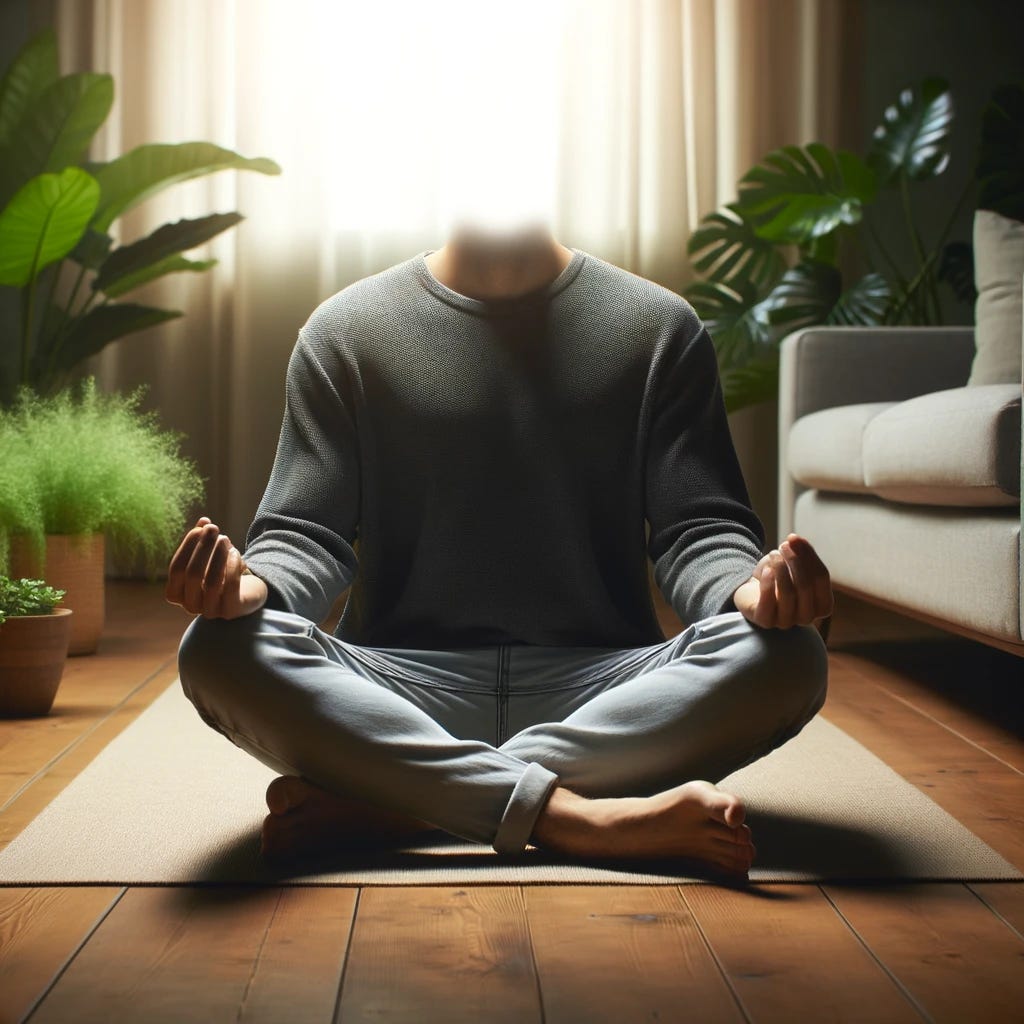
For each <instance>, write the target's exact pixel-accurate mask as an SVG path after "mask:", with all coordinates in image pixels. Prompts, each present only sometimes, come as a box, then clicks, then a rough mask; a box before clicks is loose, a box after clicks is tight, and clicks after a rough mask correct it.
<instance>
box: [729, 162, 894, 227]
mask: <svg viewBox="0 0 1024 1024" xmlns="http://www.w3.org/2000/svg"><path fill="white" fill-rule="evenodd" d="M874 195H875V177H874V174H873V173H872V172H871V170H870V168H868V167H867V166H866V165H865V164H864V162H863V161H862V160H861V159H860V157H858V156H856V154H854V153H850V152H847V151H846V150H840V151H839V152H838V153H834V152H833V151H832V150H831V149H829V148H828V147H827V146H823V145H822V144H821V143H818V142H812V143H810V144H808V145H807V146H805V147H803V148H801V147H799V146H783V147H782V149H776V150H774V151H773V152H771V153H769V154H768V156H766V157H765V158H764V162H763V163H761V164H759V165H758V166H756V167H753V168H752V169H751V170H749V171H748V172H747V173H746V174H745V175H744V176H743V177H742V178H741V179H740V193H739V198H738V199H737V200H736V203H735V204H734V208H735V209H736V211H737V212H738V213H739V214H740V216H742V217H745V218H747V219H749V220H750V221H751V222H752V223H753V224H754V230H755V231H756V232H757V234H758V235H759V236H760V237H761V238H765V239H768V240H769V241H772V242H795V243H797V244H803V243H806V242H809V241H810V240H811V239H814V238H818V237H820V236H822V235H827V234H828V233H829V232H831V231H834V230H835V229H836V228H837V227H838V226H839V225H840V224H856V223H858V222H859V221H860V219H861V216H862V211H863V208H864V204H865V203H868V202H870V201H871V200H872V199H873V198H874Z"/></svg>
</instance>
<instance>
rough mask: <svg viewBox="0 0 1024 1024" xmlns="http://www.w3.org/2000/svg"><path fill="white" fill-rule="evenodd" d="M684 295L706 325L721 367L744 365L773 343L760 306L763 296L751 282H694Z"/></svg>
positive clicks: (743, 279) (736, 280)
mask: <svg viewBox="0 0 1024 1024" xmlns="http://www.w3.org/2000/svg"><path fill="white" fill-rule="evenodd" d="M684 295H685V297H686V299H687V300H688V301H689V302H690V304H691V305H692V306H693V308H694V310H695V311H696V313H697V315H698V316H699V317H700V318H701V320H703V321H704V326H705V327H707V329H708V333H709V334H710V335H711V340H712V342H713V343H714V346H715V353H716V354H717V356H718V364H719V366H720V367H723V368H724V367H729V366H734V365H738V364H741V363H743V362H745V361H746V360H747V359H749V358H750V355H751V353H753V352H755V351H756V350H757V349H758V348H760V347H762V346H764V345H766V344H768V343H769V342H770V340H771V330H770V327H769V324H768V319H767V316H766V314H765V310H764V308H763V307H762V306H761V305H760V303H759V300H760V297H761V292H760V291H759V290H758V288H757V286H756V285H755V284H754V283H753V282H752V281H748V280H746V279H745V278H735V279H734V280H732V281H730V282H728V283H727V284H723V283H722V282H719V281H695V282H694V283H693V284H691V285H690V286H689V287H688V288H687V289H686V291H685V293H684Z"/></svg>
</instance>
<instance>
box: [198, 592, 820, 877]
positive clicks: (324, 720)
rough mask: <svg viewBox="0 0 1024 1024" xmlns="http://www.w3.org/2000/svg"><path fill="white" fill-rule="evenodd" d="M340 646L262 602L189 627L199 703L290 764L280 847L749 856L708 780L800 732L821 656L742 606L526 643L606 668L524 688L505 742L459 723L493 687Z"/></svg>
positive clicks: (260, 749) (810, 641)
mask: <svg viewBox="0 0 1024 1024" xmlns="http://www.w3.org/2000/svg"><path fill="white" fill-rule="evenodd" d="M346 650H350V648H346V646H345V645H343V644H342V642H341V641H338V640H336V639H334V638H331V637H329V636H328V635H327V634H324V633H322V632H321V631H320V630H318V629H316V628H315V627H313V626H312V624H311V623H309V622H308V621H307V620H304V619H302V618H301V617H299V616H294V615H290V614H289V613H284V612H277V611H271V610H267V609H262V610H261V611H260V612H258V613H256V614H255V615H253V616H246V617H243V618H242V619H236V620H207V619H202V618H197V619H196V620H194V621H193V623H191V624H190V626H189V628H188V630H186V633H185V636H184V637H183V638H182V643H181V645H180V648H179V668H180V671H181V678H182V684H183V687H184V689H185V692H186V693H187V694H188V696H189V697H190V699H191V700H192V701H193V703H194V704H195V705H196V707H197V709H198V711H199V713H200V715H201V716H202V717H203V718H204V720H205V721H207V722H208V724H210V725H211V726H213V728H215V729H217V730H218V731H220V732H222V733H224V734H225V735H227V736H228V737H229V738H230V739H231V740H232V741H233V742H235V743H236V744H237V745H239V746H240V747H242V748H243V749H246V750H248V751H249V752H250V753H252V754H254V755H255V756H256V757H258V758H259V759H260V760H262V761H263V762H264V763H266V764H269V765H271V766H272V767H274V768H275V769H277V770H278V771H279V772H280V773H281V775H282V778H280V779H277V780H275V782H274V783H272V784H271V786H270V788H269V790H268V793H267V801H268V806H269V808H270V811H271V814H270V815H269V816H268V820H267V822H266V823H265V826H264V847H265V850H266V851H267V853H268V854H274V853H280V854H288V853H293V852H296V851H300V850H303V849H305V848H308V846H309V845H310V844H313V845H323V844H334V843H339V842H342V841H344V840H348V839H352V838H354V837H359V839H360V840H361V841H366V840H368V839H385V840H387V839H393V838H394V837H396V836H405V835H408V834H409V833H410V832H415V831H420V830H423V829H429V828H441V829H445V830H446V831H449V832H451V833H452V834H454V835H458V836H461V837H463V838H468V839H473V840H476V841H483V842H490V843H492V845H493V846H494V848H495V849H497V850H499V851H500V852H515V851H517V850H521V849H522V848H523V847H524V846H525V845H526V843H527V842H531V843H534V844H535V845H538V846H542V847H546V848H549V849H552V850H556V851H559V852H562V853H566V854H569V855H572V856H580V857H591V856H597V857H601V856H664V855H677V856H681V857H687V858H694V859H696V860H699V861H701V862H703V863H705V864H710V865H712V866H713V867H715V868H718V869H720V870H725V871H731V872H739V873H742V872H745V871H746V870H747V868H748V867H749V865H750V860H751V858H752V857H753V853H754V850H753V845H752V843H751V837H750V831H749V829H748V828H747V827H746V826H745V824H744V823H743V814H744V809H743V805H742V803H741V802H740V801H739V800H738V799H737V798H736V797H734V796H731V795H729V794H726V793H724V792H722V791H721V790H719V789H717V788H716V787H714V786H713V785H712V784H711V782H710V781H708V780H717V779H720V778H723V777H724V776H725V775H727V774H729V773H730V772H731V771H734V770H736V769H737V768H739V767H741V766H743V765H744V764H747V763H749V762H751V761H753V760H756V759H757V758H758V757H761V756H763V754H765V753H767V752H768V751H769V750H771V749H773V748H774V747H776V746H778V745H779V744H780V743H782V742H785V740H786V739H788V738H790V737H791V736H792V735H795V733H796V732H798V731H799V729H800V728H802V727H803V725H804V724H805V723H806V722H807V721H808V720H809V719H810V718H811V717H813V715H814V714H815V713H816V711H817V710H818V708H820V706H821V703H822V702H823V700H824V692H825V685H826V675H827V659H826V655H825V651H824V645H823V644H822V641H821V639H820V637H819V636H818V634H817V632H816V631H815V630H813V629H812V628H811V627H795V628H794V629H791V630H762V629H758V628H756V627H753V626H751V625H750V624H749V623H748V622H747V621H746V620H745V619H744V618H743V617H742V616H740V615H739V614H738V613H735V614H726V615H720V616H715V617H713V618H711V619H707V620H704V621H703V622H701V623H698V624H695V625H694V626H691V627H690V628H689V629H687V630H686V631H684V633H683V634H680V636H679V637H677V638H675V639H674V640H673V641H667V642H666V643H664V644H660V645H655V646H654V647H652V648H646V649H640V650H634V651H623V652H596V653H595V654H594V655H593V656H591V655H589V654H588V652H587V651H585V650H582V649H571V650H568V651H567V650H566V649H555V650H552V651H550V652H549V651H545V650H543V649H536V648H534V649H531V650H530V651H527V652H524V655H523V657H524V659H529V658H531V657H532V658H539V659H541V660H543V659H546V658H549V657H554V658H559V657H562V656H563V655H564V657H565V658H566V659H567V661H569V662H573V664H574V665H575V666H576V667H577V668H578V667H579V664H580V659H582V660H583V661H584V662H586V660H587V658H588V657H590V658H591V660H592V661H593V666H590V665H589V664H587V665H584V669H588V668H590V667H592V668H593V669H594V671H592V672H590V673H589V675H590V677H591V678H589V679H588V680H587V681H586V682H585V683H584V684H581V685H578V686H572V687H562V688H560V689H556V690H552V691H550V692H544V693H536V694H532V695H531V694H530V693H523V694H519V693H517V692H516V691H515V690H513V698H512V700H513V702H515V701H519V702H520V704H521V705H522V707H521V709H520V713H519V716H518V717H519V722H518V723H517V724H519V725H521V726H522V727H521V728H520V729H519V731H517V732H516V733H515V734H514V735H512V736H511V737H510V738H509V739H508V740H507V741H506V742H505V743H503V744H501V745H500V746H494V745H492V744H491V743H488V742H486V741H485V740H484V739H483V738H482V735H483V729H482V728H476V727H475V726H474V725H472V724H466V723H470V722H472V720H473V715H474V707H475V706H476V705H474V702H476V704H477V705H480V706H482V705H484V704H486V700H487V697H486V695H483V694H479V693H477V694H474V693H473V692H472V688H470V690H467V691H465V692H462V691H460V690H459V689H458V688H457V687H451V688H447V689H446V688H445V687H444V686H439V687H438V686H426V687H420V688H418V689H417V688H416V687H415V686H414V685H403V684H401V683H399V682H395V683H394V684H393V687H392V688H389V685H390V684H389V681H388V680H387V679H385V678H383V677H379V678H374V673H373V672H372V671H366V670H365V666H362V665H359V664H355V663H353V662H351V661H350V660H347V659H346V657H345V656H344V655H345V653H346ZM513 650H514V651H515V649H513ZM339 652H340V654H339ZM514 657H515V654H514V655H513V658H514ZM443 675H444V673H442V676H443ZM587 675H588V673H587V671H584V672H583V673H582V677H583V678H586V677H587ZM489 699H490V701H491V702H492V704H493V694H491V695H490V698H489ZM531 716H532V718H533V720H532V721H531V720H530V719H531ZM512 717H513V719H515V717H516V716H515V714H513V716H512ZM446 725H447V726H448V727H449V728H445V726H446ZM463 726H464V728H463ZM474 731H475V732H476V735H475V736H474V735H473V733H474ZM460 733H461V735H457V734H460Z"/></svg>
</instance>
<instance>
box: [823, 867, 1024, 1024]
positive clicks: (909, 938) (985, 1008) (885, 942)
mask: <svg viewBox="0 0 1024 1024" xmlns="http://www.w3.org/2000/svg"><path fill="white" fill-rule="evenodd" d="M825 891H826V893H827V895H828V897H829V899H831V900H832V902H833V903H834V904H835V906H836V907H837V908H838V910H839V912H840V913H841V914H842V915H843V917H844V919H845V920H846V921H847V922H848V923H849V925H850V927H851V928H853V929H854V930H855V931H856V933H857V934H858V935H859V936H860V937H861V939H862V940H863V941H864V942H865V943H867V945H868V946H869V947H870V948H871V950H872V952H873V953H874V955H875V956H876V957H878V959H879V961H880V962H881V963H882V964H884V965H885V967H886V969H887V970H889V971H890V972H891V973H892V975H893V976H894V977H895V978H897V980H898V981H899V982H900V984H901V985H902V986H903V987H904V988H905V989H906V991H907V992H908V993H909V994H910V995H911V996H912V998H913V999H915V1000H916V1002H917V1003H918V1004H919V1005H920V1006H921V1007H923V1009H924V1010H925V1012H927V1013H928V1015H929V1016H930V1017H931V1019H932V1020H934V1021H936V1022H940V1024H941V1022H943V1021H950V1022H954V1021H956V1022H960V1021H1012V1020H1020V1012H1021V1005H1022V1004H1024V970H1022V967H1024V940H1022V939H1021V938H1020V936H1018V935H1016V934H1015V933H1014V932H1013V931H1011V930H1010V929H1009V928H1007V927H1006V926H1005V924H1003V922H1002V921H1000V920H999V919H998V918H997V917H996V916H995V915H994V914H993V913H991V911H989V909H988V908H987V907H985V906H983V905H982V903H980V902H979V901H978V899H977V898H976V897H975V896H974V894H973V893H971V892H969V891H968V889H967V888H966V887H965V886H963V885H958V884H945V885H901V886H880V887H856V888H840V887H836V886H826V887H825Z"/></svg>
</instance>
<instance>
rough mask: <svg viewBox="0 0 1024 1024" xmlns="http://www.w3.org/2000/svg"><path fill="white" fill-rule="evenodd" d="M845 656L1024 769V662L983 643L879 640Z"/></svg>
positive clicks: (866, 675)
mask: <svg viewBox="0 0 1024 1024" xmlns="http://www.w3.org/2000/svg"><path fill="white" fill-rule="evenodd" d="M837 660H839V661H840V662H841V663H842V664H843V665H844V666H845V667H847V668H848V669H850V670H851V671H852V672H853V673H855V674H856V675H857V676H859V677H860V678H861V679H863V680H865V681H866V682H870V683H873V684H874V685H876V686H878V687H880V688H881V689H882V690H884V691H885V692H886V693H889V694H891V695H892V696H893V697H895V698H896V699H897V700H901V701H903V702H904V703H906V704H907V705H909V706H910V707H912V708H914V709H915V710H916V711H918V712H919V713H920V714H923V715H925V716H926V717H928V718H932V719H934V720H935V721H936V722H938V723H939V724H940V725H942V726H944V727H945V728H947V729H949V730H950V731H951V732H953V733H955V734H956V735H957V736H959V737H960V738H961V739H964V740H967V741H968V742H969V743H973V744H975V745H976V746H979V747H981V748H982V749H983V750H984V751H986V752H987V753H989V754H991V755H992V756H993V757H995V758H997V759H998V760H1001V761H1003V762H1004V763H1005V764H1007V765H1009V766H1010V767H1011V768H1014V769H1016V770H1017V771H1019V772H1022V773H1024V689H1022V688H1021V686H1020V681H1021V678H1022V677H1024V662H1021V660H1020V659H1019V658H1015V657H1013V656H1011V655H1008V654H1004V653H1002V652H1000V651H997V650H993V649H991V648H988V649H986V648H984V647H982V646H981V645H980V644H970V643H966V642H962V641H959V640H952V641H947V642H943V643H939V644H878V645H872V646H870V647H866V648H865V647H861V648H859V649H858V650H856V651H843V652H842V653H841V655H840V656H839V658H838V659H837Z"/></svg>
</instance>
